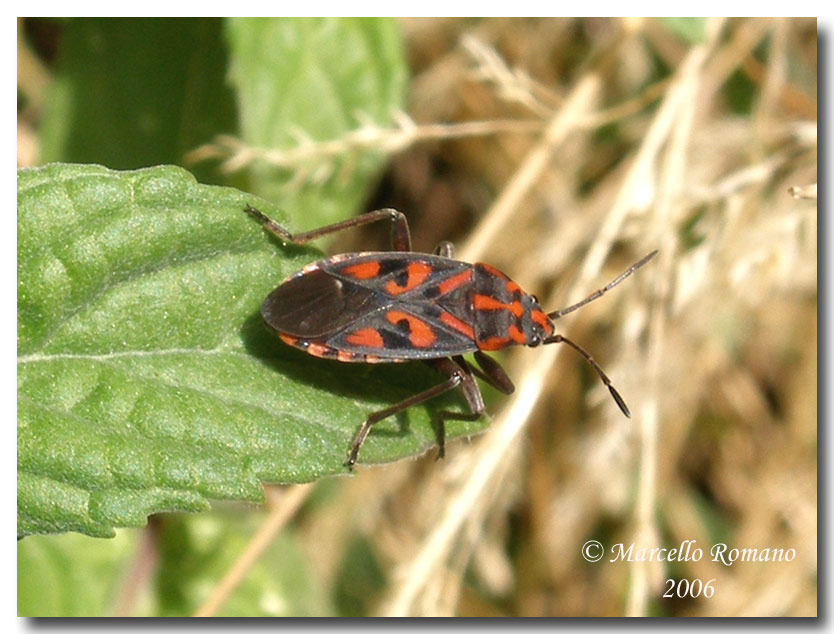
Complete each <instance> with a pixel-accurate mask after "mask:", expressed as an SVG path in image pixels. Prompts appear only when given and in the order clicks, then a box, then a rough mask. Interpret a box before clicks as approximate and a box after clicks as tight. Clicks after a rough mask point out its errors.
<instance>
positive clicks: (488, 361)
mask: <svg viewBox="0 0 834 634" xmlns="http://www.w3.org/2000/svg"><path fill="white" fill-rule="evenodd" d="M475 361H477V362H478V365H479V366H481V370H483V372H479V371H478V369H477V368H472V370H473V371H474V372H475V375H476V376H477V377H478V378H480V379H482V380H484V381H486V382H487V383H489V384H490V385H491V386H492V387H494V388H495V389H496V390H498V391H499V392H501V393H502V394H512V393H513V392H515V385H513V382H512V380H511V379H510V377H509V376H507V373H506V372H505V371H504V368H502V367H501V364H500V363H498V361H496V360H495V359H493V358H492V357H490V356H487V355H485V354H484V353H483V352H481V351H480V350H478V351H477V352H475Z"/></svg>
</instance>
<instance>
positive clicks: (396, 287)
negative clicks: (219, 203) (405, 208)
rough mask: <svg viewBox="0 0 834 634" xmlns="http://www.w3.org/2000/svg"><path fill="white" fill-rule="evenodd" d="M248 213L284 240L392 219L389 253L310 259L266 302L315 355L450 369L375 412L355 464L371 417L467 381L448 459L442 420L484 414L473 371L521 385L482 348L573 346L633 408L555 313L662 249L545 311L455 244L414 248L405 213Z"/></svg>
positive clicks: (281, 330)
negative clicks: (557, 324)
mask: <svg viewBox="0 0 834 634" xmlns="http://www.w3.org/2000/svg"><path fill="white" fill-rule="evenodd" d="M245 211H246V213H248V214H249V215H250V216H252V217H253V218H255V219H256V220H258V221H259V222H260V223H261V224H262V225H263V227H264V228H265V229H266V230H267V231H269V232H270V233H272V234H273V235H275V236H277V237H278V238H279V239H280V240H281V241H283V242H284V243H286V242H292V243H293V244H298V245H301V244H305V243H307V242H309V241H310V240H313V239H315V238H319V237H321V236H324V235H327V234H330V233H334V232H337V231H341V230H343V229H349V228H352V227H359V226H361V225H366V224H370V223H372V222H377V221H380V220H388V221H389V222H391V242H392V247H393V250H392V251H383V252H362V253H343V254H341V255H334V256H332V257H329V258H325V259H323V260H319V261H318V262H314V263H312V264H309V265H307V266H305V267H304V268H303V269H301V270H300V271H298V272H297V273H295V274H293V275H291V276H289V277H288V278H287V279H285V280H284V281H283V282H281V284H280V285H279V286H278V287H277V288H276V289H275V290H274V291H272V293H270V295H269V296H268V297H267V298H266V300H265V301H264V303H263V306H262V307H261V315H262V316H263V319H264V321H265V322H266V324H267V325H268V326H269V327H270V328H272V329H273V330H274V331H275V332H276V333H277V334H278V336H279V337H280V338H281V339H282V340H283V341H284V342H285V343H287V344H289V345H291V346H294V347H296V348H300V349H301V350H304V351H305V352H307V353H308V354H311V355H313V356H316V357H324V358H327V359H336V360H338V361H345V362H355V363H397V362H402V361H415V360H416V361H424V362H426V363H428V364H429V365H430V366H431V367H433V368H434V369H435V370H437V371H438V372H440V373H441V374H442V375H444V376H445V377H446V380H445V381H443V382H442V383H440V384H438V385H436V386H435V387H432V388H430V389H428V390H425V391H424V392H420V393H419V394H415V395H414V396H411V397H409V398H407V399H405V400H403V401H400V402H399V403H395V404H394V405H392V406H391V407H387V408H385V409H383V410H379V411H377V412H373V413H372V414H370V415H369V416H368V418H367V419H366V420H365V422H364V423H363V424H362V426H361V427H360V428H359V430H358V431H357V433H356V435H355V436H354V438H353V442H352V443H351V445H350V450H349V452H348V459H347V462H346V463H345V465H346V466H347V467H348V468H353V465H354V464H355V463H356V459H357V457H358V455H359V449H360V447H361V446H362V443H363V442H364V441H365V438H367V436H368V433H369V432H370V430H371V426H372V425H373V424H374V423H376V422H378V421H380V420H382V419H384V418H387V417H389V416H392V415H394V414H396V413H398V412H401V411H403V410H405V409H407V408H409V407H411V406H413V405H417V404H419V403H423V402H425V401H428V400H429V399H432V398H434V397H436V396H439V395H440V394H443V393H444V392H448V391H449V390H452V389H454V388H456V387H460V388H461V390H462V391H463V395H464V397H465V399H466V403H467V405H468V406H469V409H470V413H469V414H465V413H458V412H446V411H443V412H440V415H439V420H438V423H437V436H438V446H439V453H438V457H443V455H444V453H445V425H444V422H445V421H446V420H477V419H478V418H480V417H481V416H482V415H483V413H484V400H483V398H482V396H481V390H480V389H479V387H478V384H477V382H476V381H475V379H474V377H475V376H477V377H479V378H481V379H482V380H484V381H486V382H487V383H489V384H490V385H492V386H493V387H495V388H496V389H498V390H499V391H501V392H503V393H505V394H511V393H512V392H513V391H514V390H515V386H514V385H513V383H512V381H511V380H510V378H509V377H508V376H507V374H506V373H505V372H504V369H503V368H502V367H501V366H500V365H499V364H498V362H497V361H495V360H494V359H492V358H491V357H489V356H487V355H486V354H484V351H491V350H499V349H501V348H504V347H506V346H511V345H527V346H538V345H541V344H548V343H566V344H568V345H569V346H570V347H572V348H573V349H574V350H576V351H577V352H579V353H580V354H581V355H582V356H583V357H585V360H586V361H588V363H590V364H591V365H592V366H593V368H594V369H595V370H596V372H597V374H599V377H600V379H602V382H603V383H604V384H605V385H606V386H607V387H608V389H609V391H610V392H611V396H612V397H613V398H614V400H615V401H616V403H617V405H618V406H619V408H620V409H621V410H622V412H623V414H625V415H626V416H628V417H630V416H631V414H630V413H629V411H628V407H627V406H626V404H625V401H624V400H623V398H622V397H621V396H620V394H619V393H618V392H617V390H615V389H614V387H613V386H612V385H611V381H610V380H609V379H608V377H607V376H606V375H605V372H603V371H602V368H600V367H599V365H597V362H596V361H594V359H593V358H592V357H591V355H590V354H588V353H587V352H586V351H585V350H583V349H582V348H581V347H580V346H578V345H577V344H575V343H574V342H573V341H571V340H570V339H567V338H566V337H564V336H562V335H559V334H556V333H555V328H554V326H553V320H554V319H556V318H558V317H561V316H562V315H565V314H567V313H570V312H572V311H574V310H576V309H577V308H579V307H581V306H584V305H585V304H587V303H588V302H591V301H593V300H595V299H597V298H598V297H600V296H602V295H603V294H604V293H606V292H608V291H609V290H611V289H612V288H613V287H614V286H616V285H617V284H619V283H620V282H622V281H623V280H624V279H625V278H627V277H628V276H629V275H631V274H632V273H633V272H634V271H636V270H637V269H639V268H640V267H641V266H643V265H644V264H645V263H646V262H648V261H649V260H650V259H652V258H653V257H654V256H655V255H656V254H657V251H652V252H651V253H649V254H648V255H647V256H645V257H644V258H643V259H641V260H640V261H639V262H637V263H636V264H634V265H632V266H631V267H629V268H628V269H627V270H626V271H625V272H624V273H622V275H620V276H619V277H618V278H617V279H615V280H613V281H612V282H610V283H609V284H607V285H606V286H604V287H602V288H601V289H599V290H597V291H595V292H594V293H591V294H590V295H589V296H588V297H586V298H585V299H583V300H582V301H580V302H577V303H576V304H573V305H571V306H568V307H567V308H563V309H562V310H557V311H554V312H551V313H545V312H544V311H543V310H542V308H541V306H540V305H539V302H538V299H537V298H536V297H535V296H533V295H530V294H528V293H525V292H524V291H523V290H521V288H520V287H519V286H518V284H516V283H515V282H513V281H512V280H511V279H510V278H509V277H507V276H506V275H504V273H502V272H501V271H499V270H497V269H496V268H494V267H492V266H490V265H489V264H484V263H482V262H477V263H475V264H469V263H467V262H460V261H458V260H455V259H454V247H453V245H452V244H451V243H450V242H441V243H440V244H439V245H438V247H437V248H436V249H435V251H434V254H427V253H417V252H413V251H412V250H411V236H410V234H409V231H408V221H407V220H406V217H405V215H403V214H402V213H401V212H399V211H397V210H395V209H379V210H377V211H371V212H368V213H366V214H363V215H361V216H357V217H356V218H351V219H350V220H345V221H343V222H337V223H335V224H331V225H327V226H324V227H320V228H318V229H314V230H312V231H307V232H304V233H298V234H295V235H293V234H291V233H290V232H289V231H287V230H286V229H284V228H283V227H281V226H280V225H278V224H276V223H275V222H273V221H272V220H270V219H269V218H267V217H266V216H265V215H264V214H263V213H261V212H260V211H258V210H257V209H255V208H254V207H251V206H249V205H247V206H246V208H245ZM467 353H473V354H474V359H475V362H476V363H477V366H479V367H476V366H474V365H472V364H470V362H468V361H466V360H465V359H464V358H463V355H464V354H467Z"/></svg>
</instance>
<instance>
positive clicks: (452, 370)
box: [345, 357, 484, 469]
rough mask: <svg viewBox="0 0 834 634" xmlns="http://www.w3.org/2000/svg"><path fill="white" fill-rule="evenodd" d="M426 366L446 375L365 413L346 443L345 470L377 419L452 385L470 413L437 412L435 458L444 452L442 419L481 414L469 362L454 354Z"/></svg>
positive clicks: (481, 405)
mask: <svg viewBox="0 0 834 634" xmlns="http://www.w3.org/2000/svg"><path fill="white" fill-rule="evenodd" d="M427 363H429V365H431V366H432V367H433V368H435V369H436V370H437V371H438V372H440V373H441V374H445V375H446V376H447V377H448V378H447V379H446V380H445V381H443V383H440V384H438V385H435V386H434V387H431V388H429V389H428V390H425V391H424V392H420V393H419V394H415V395H414V396H411V397H409V398H407V399H404V400H402V401H400V402H399V403H396V404H394V405H392V406H391V407H387V408H385V409H382V410H379V411H378V412H373V413H372V414H371V415H370V416H368V418H367V420H365V422H364V423H362V426H361V427H360V428H359V431H357V432H356V435H355V436H354V437H353V441H352V442H351V444H350V451H349V452H348V459H347V462H346V463H345V466H346V467H347V468H348V469H353V465H355V464H356V460H357V458H358V456H359V449H360V448H361V447H362V444H363V443H364V442H365V439H366V438H367V437H368V434H369V433H370V431H371V427H372V426H373V425H374V424H375V423H378V422H379V421H381V420H383V419H385V418H388V417H389V416H393V415H394V414H398V413H399V412H402V411H404V410H406V409H408V408H409V407H412V406H414V405H419V404H420V403H425V402H426V401H429V400H431V399H433V398H435V397H437V396H440V395H441V394H444V393H445V392H448V391H449V390H453V389H455V388H456V387H458V386H460V387H461V389H462V390H463V395H464V397H465V398H466V402H467V404H468V405H469V408H470V409H471V410H472V413H471V414H461V413H459V412H447V411H442V412H440V421H439V423H438V432H437V436H438V445H439V447H440V453H439V455H438V458H442V457H443V456H444V455H445V445H446V428H445V425H444V421H445V420H449V419H456V420H477V419H478V418H480V417H481V415H482V414H483V413H484V400H483V398H482V397H481V391H480V389H479V388H478V384H477V383H476V382H475V379H474V378H473V377H472V373H471V371H470V368H469V365H468V364H467V363H466V361H464V360H463V358H462V357H455V359H454V360H452V359H436V360H432V361H428V362H427Z"/></svg>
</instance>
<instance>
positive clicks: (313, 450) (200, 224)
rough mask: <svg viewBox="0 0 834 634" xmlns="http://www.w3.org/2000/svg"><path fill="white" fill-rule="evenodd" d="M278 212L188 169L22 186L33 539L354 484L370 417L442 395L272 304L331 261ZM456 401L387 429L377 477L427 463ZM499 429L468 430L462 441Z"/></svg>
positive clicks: (25, 427) (24, 385)
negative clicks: (326, 352)
mask: <svg viewBox="0 0 834 634" xmlns="http://www.w3.org/2000/svg"><path fill="white" fill-rule="evenodd" d="M247 203H251V204H253V205H255V206H259V207H260V208H261V209H262V210H263V211H264V212H265V213H267V214H268V215H270V216H272V217H273V218H275V219H276V220H277V221H279V222H285V217H284V215H283V214H282V213H281V212H278V211H276V210H275V209H274V208H272V207H271V206H269V205H268V204H266V203H264V202H263V201H259V200H257V199H255V198H254V197H252V196H249V195H247V194H244V193H242V192H239V191H237V190H233V189H230V188H220V187H213V186H207V185H199V184H197V183H196V182H195V181H194V179H193V177H192V176H191V175H190V174H188V173H187V172H185V171H184V170H181V169H179V168H173V167H159V168H151V169H146V170H139V171H135V172H116V171H110V170H107V169H105V168H102V167H98V166H78V165H48V166H46V167H43V168H37V169H31V170H20V171H19V172H18V236H17V243H18V298H17V302H18V355H19V356H18V363H17V376H18V532H19V534H21V535H26V534H30V533H42V532H61V531H69V530H74V531H79V532H83V533H87V534H90V535H97V536H107V535H112V534H113V528H114V527H117V526H138V525H142V524H144V523H145V518H146V516H147V515H148V514H149V513H153V512H158V511H163V510H187V511H198V510H205V509H207V508H208V502H207V500H208V499H209V498H231V499H244V500H252V501H259V500H261V499H262V490H261V485H260V483H261V482H262V481H268V482H282V483H291V482H305V481H310V480H313V479H316V478H319V477H321V476H323V475H327V474H341V473H345V472H346V470H345V468H344V467H343V463H344V460H345V457H346V452H347V449H348V447H349V445H350V441H351V438H352V436H353V434H354V433H355V431H356V429H357V428H358V426H359V425H360V424H361V423H362V421H363V420H364V419H365V417H366V416H367V415H368V413H369V412H372V411H374V410H378V409H382V408H384V407H387V406H389V405H391V404H392V403H394V402H397V401H399V400H401V399H403V398H406V397H408V396H411V395H413V394H415V393H416V392H418V391H420V390H421V389H426V388H428V387H429V386H431V385H435V384H436V383H437V382H438V381H439V377H438V375H436V374H435V373H434V372H432V371H430V370H429V369H428V368H427V367H425V366H423V365H421V364H386V365H376V366H368V365H364V364H345V363H338V362H335V361H326V360H321V359H315V358H313V357H310V356H309V355H306V354H304V353H302V352H301V351H298V350H295V349H292V348H289V347H288V346H285V345H284V344H282V343H281V342H280V341H278V340H277V338H276V337H275V336H274V335H273V334H272V333H270V332H268V331H267V329H266V328H265V327H264V326H263V324H262V322H261V318H260V315H259V307H260V304H261V302H262V301H263V299H264V297H266V295H267V294H268V293H269V291H270V290H271V289H272V288H273V287H274V286H276V285H277V284H278V283H279V282H280V281H281V280H282V279H283V278H284V277H285V276H287V275H288V274H290V273H292V272H294V271H296V270H298V269H299V268H301V267H302V266H303V265H304V264H305V263H308V262H310V261H312V260H315V259H317V258H319V257H320V255H321V254H320V253H319V252H318V251H316V250H315V249H312V248H303V249H302V248H298V247H293V246H289V247H285V246H282V245H281V244H280V243H279V242H278V241H277V240H275V239H273V238H272V237H271V236H269V235H268V234H267V233H266V232H265V231H264V230H263V229H262V228H261V227H260V226H259V225H258V224H257V223H255V222H254V221H252V219H251V218H249V217H248V216H246V215H245V214H244V213H243V211H242V210H243V207H244V205H245V204H247ZM461 402H462V399H461V398H460V396H459V395H456V394H449V395H447V396H446V397H444V398H441V399H436V400H435V401H431V402H429V403H428V404H427V405H426V406H424V407H416V408H411V409H409V410H408V411H406V412H404V413H402V414H400V415H398V416H396V417H392V418H391V419H386V420H384V421H382V422H380V423H379V424H377V425H375V426H374V430H373V432H372V433H371V435H370V437H369V439H368V441H367V443H366V444H365V446H363V448H362V452H361V454H360V460H361V461H363V462H384V461H391V460H395V459H398V458H401V457H403V456H407V455H413V454H416V453H419V452H422V451H425V450H426V449H427V448H428V447H431V446H433V445H434V443H435V440H436V436H435V432H434V428H433V425H432V422H431V415H432V413H436V411H437V410H438V409H441V408H448V407H450V406H453V407H455V406H456V407H460V405H461ZM483 426H484V422H476V423H466V422H457V421H455V422H451V423H450V424H449V425H448V430H447V433H448V435H449V437H450V438H453V437H455V436H461V435H468V434H472V433H474V432H476V431H478V430H480V429H482V428H483Z"/></svg>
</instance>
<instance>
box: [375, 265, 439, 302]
mask: <svg viewBox="0 0 834 634" xmlns="http://www.w3.org/2000/svg"><path fill="white" fill-rule="evenodd" d="M431 272H432V268H431V266H429V265H428V264H426V263H425V262H409V263H408V278H406V281H405V286H400V285H399V284H397V283H396V282H395V281H394V280H389V281H388V283H387V284H386V285H385V290H386V292H388V293H390V294H391V295H399V294H401V293H406V292H408V291H410V290H412V289H414V288H417V287H418V286H420V284H422V283H423V282H425V281H426V278H428V276H429V275H431Z"/></svg>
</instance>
